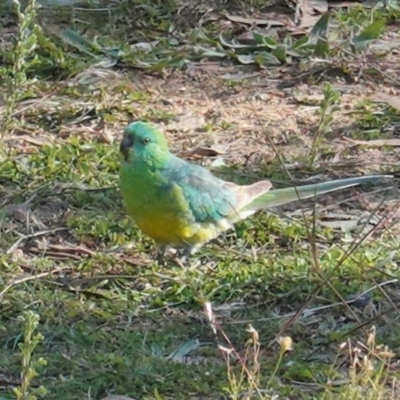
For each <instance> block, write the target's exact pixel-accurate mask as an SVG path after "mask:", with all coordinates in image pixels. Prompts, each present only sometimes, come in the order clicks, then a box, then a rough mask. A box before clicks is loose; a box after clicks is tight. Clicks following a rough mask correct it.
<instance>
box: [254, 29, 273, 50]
mask: <svg viewBox="0 0 400 400" xmlns="http://www.w3.org/2000/svg"><path fill="white" fill-rule="evenodd" d="M253 38H254V40H255V41H256V43H257V44H258V45H263V46H267V47H269V48H270V49H275V48H276V47H277V46H278V45H279V43H278V42H277V41H276V40H274V39H272V38H271V37H270V36H266V35H261V34H260V33H256V32H254V33H253Z"/></svg>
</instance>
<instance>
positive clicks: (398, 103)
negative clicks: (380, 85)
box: [370, 92, 400, 111]
mask: <svg viewBox="0 0 400 400" xmlns="http://www.w3.org/2000/svg"><path fill="white" fill-rule="evenodd" d="M370 98H371V99H372V100H374V101H378V102H381V101H384V102H385V103H387V104H389V106H391V107H393V108H395V109H396V110H398V111H400V98H399V97H398V96H393V95H391V94H387V93H383V92H378V93H374V95H373V96H370Z"/></svg>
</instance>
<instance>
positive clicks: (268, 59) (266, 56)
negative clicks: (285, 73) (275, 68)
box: [254, 51, 281, 68]
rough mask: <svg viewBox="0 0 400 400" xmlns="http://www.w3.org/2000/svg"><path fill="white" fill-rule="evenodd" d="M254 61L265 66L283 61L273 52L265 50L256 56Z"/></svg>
mask: <svg viewBox="0 0 400 400" xmlns="http://www.w3.org/2000/svg"><path fill="white" fill-rule="evenodd" d="M254 62H255V63H256V64H257V65H258V66H259V67H260V68H263V67H265V66H268V65H281V62H280V61H279V60H278V59H277V58H276V57H275V56H274V55H273V54H271V53H268V52H267V51H263V52H261V53H258V54H257V55H255V56H254Z"/></svg>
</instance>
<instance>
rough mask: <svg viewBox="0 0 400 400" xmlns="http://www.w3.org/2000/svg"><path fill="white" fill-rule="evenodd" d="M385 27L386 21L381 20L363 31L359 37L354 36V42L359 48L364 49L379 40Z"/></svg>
mask: <svg viewBox="0 0 400 400" xmlns="http://www.w3.org/2000/svg"><path fill="white" fill-rule="evenodd" d="M384 26H385V21H384V20H382V19H380V20H378V21H375V22H373V23H372V24H371V25H368V26H367V27H366V28H365V29H363V30H362V31H361V33H360V34H359V35H357V36H354V37H353V40H352V42H353V43H354V44H355V45H358V46H357V47H364V46H365V45H366V44H368V42H370V41H371V40H375V39H378V38H379V36H380V35H381V33H382V30H383V28H384Z"/></svg>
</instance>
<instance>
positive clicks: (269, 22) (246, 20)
mask: <svg viewBox="0 0 400 400" xmlns="http://www.w3.org/2000/svg"><path fill="white" fill-rule="evenodd" d="M225 17H226V18H227V19H229V21H232V22H237V23H239V24H247V25H267V26H284V25H285V24H284V23H283V22H280V21H275V20H271V19H257V18H245V17H240V16H236V15H229V14H228V13H225Z"/></svg>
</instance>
